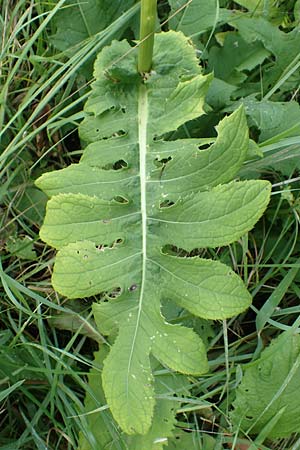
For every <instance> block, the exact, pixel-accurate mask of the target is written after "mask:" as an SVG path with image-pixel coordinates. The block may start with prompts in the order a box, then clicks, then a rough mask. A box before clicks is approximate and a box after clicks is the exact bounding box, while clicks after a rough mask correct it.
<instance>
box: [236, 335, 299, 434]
mask: <svg viewBox="0 0 300 450" xmlns="http://www.w3.org/2000/svg"><path fill="white" fill-rule="evenodd" d="M299 383H300V336H299V334H296V333H295V332H293V331H287V332H284V333H282V334H281V335H280V336H279V338H277V339H276V340H274V341H273V342H272V343H271V345H270V346H269V347H268V348H267V349H265V350H264V351H263V352H262V354H261V357H260V358H259V359H258V360H257V361H256V362H254V363H252V364H251V365H249V367H247V368H246V369H245V373H244V376H243V380H242V383H241V384H240V386H239V387H238V389H237V393H236V400H235V401H234V404H233V405H234V411H233V412H232V414H231V418H232V421H233V423H234V425H235V426H236V427H237V428H238V429H242V430H243V431H245V432H247V434H258V433H259V432H260V431H261V430H262V429H263V428H264V427H266V426H267V425H268V424H269V423H271V421H272V419H274V418H275V416H276V415H277V413H278V412H279V411H280V410H281V409H282V408H284V412H283V414H280V415H279V418H278V420H277V421H276V423H275V426H274V428H273V429H271V430H270V432H269V434H268V437H269V438H278V437H287V436H289V435H290V434H291V433H293V432H299V431H300V394H299Z"/></svg>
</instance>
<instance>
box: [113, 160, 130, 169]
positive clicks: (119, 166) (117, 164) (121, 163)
mask: <svg viewBox="0 0 300 450" xmlns="http://www.w3.org/2000/svg"><path fill="white" fill-rule="evenodd" d="M124 167H128V163H127V162H126V161H124V159H119V160H118V161H116V162H115V163H114V164H113V165H112V168H113V169H114V170H120V169H123V168H124Z"/></svg>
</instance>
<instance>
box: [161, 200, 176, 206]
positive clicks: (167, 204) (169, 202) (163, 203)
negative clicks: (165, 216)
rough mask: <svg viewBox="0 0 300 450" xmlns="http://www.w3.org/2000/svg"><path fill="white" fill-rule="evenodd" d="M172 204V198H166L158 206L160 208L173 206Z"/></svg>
mask: <svg viewBox="0 0 300 450" xmlns="http://www.w3.org/2000/svg"><path fill="white" fill-rule="evenodd" d="M174 204H175V203H174V202H172V200H168V199H166V200H164V201H162V202H161V203H160V204H159V207H160V208H169V207H170V206H173V205H174Z"/></svg>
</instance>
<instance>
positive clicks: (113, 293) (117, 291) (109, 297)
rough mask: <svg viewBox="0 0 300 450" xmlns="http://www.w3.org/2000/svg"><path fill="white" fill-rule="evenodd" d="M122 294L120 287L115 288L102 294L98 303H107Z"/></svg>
mask: <svg viewBox="0 0 300 450" xmlns="http://www.w3.org/2000/svg"><path fill="white" fill-rule="evenodd" d="M121 293H122V289H121V288H120V286H116V287H114V288H112V289H110V290H109V291H105V292H102V294H101V298H100V301H101V302H103V303H106V302H108V301H109V300H113V299H115V298H117V297H119V296H120V295H121Z"/></svg>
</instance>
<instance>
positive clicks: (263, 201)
mask: <svg viewBox="0 0 300 450" xmlns="http://www.w3.org/2000/svg"><path fill="white" fill-rule="evenodd" d="M136 66H137V61H136V52H135V50H134V49H132V48H131V47H130V46H129V44H128V43H127V42H114V43H113V45H112V46H111V47H110V48H106V49H104V50H103V51H102V52H101V54H100V55H99V57H98V59H97V62H96V64H95V72H94V75H95V78H96V81H95V82H94V83H93V85H92V93H91V95H90V97H89V100H88V102H87V104H86V107H85V112H86V118H85V120H84V121H83V123H82V124H81V126H80V133H81V137H82V139H83V140H84V141H85V142H86V143H87V148H86V150H85V152H84V156H83V158H82V159H81V161H80V163H79V164H77V165H73V166H70V167H69V168H66V169H64V170H61V171H57V172H53V173H50V174H45V175H43V176H42V177H41V178H40V179H39V180H38V181H37V184H38V186H39V187H41V188H42V189H43V190H45V192H46V193H48V194H49V195H50V196H51V195H52V196H53V197H52V198H51V199H50V200H49V202H48V205H47V213H46V218H45V222H44V225H43V227H42V229H41V237H42V239H43V240H45V241H46V242H48V243H49V244H51V245H52V246H54V247H56V248H57V249H59V251H58V253H57V256H56V261H55V266H54V272H53V279H52V281H53V285H54V287H55V289H56V290H57V291H58V292H60V293H61V294H63V295H66V296H68V297H69V298H76V297H84V296H91V295H96V294H98V293H101V292H107V293H108V296H106V298H109V300H108V301H106V302H103V301H100V302H99V303H94V305H93V312H94V317H95V320H96V323H97V326H98V328H99V330H100V332H102V333H103V334H112V335H113V336H116V339H115V342H114V344H113V346H112V348H111V351H110V353H109V355H108V357H107V358H106V359H105V362H104V368H103V373H102V380H103V388H104V392H105V396H106V399H107V402H108V404H109V406H110V408H111V412H112V414H113V416H114V417H115V419H116V420H117V421H118V423H119V424H120V425H121V427H122V429H123V430H124V431H125V432H126V433H128V434H145V433H147V432H148V430H149V428H150V427H151V423H152V416H153V411H154V406H155V392H154V387H153V374H152V370H151V365H150V353H152V354H153V355H154V356H155V358H156V359H158V360H159V361H160V362H161V363H162V364H164V365H166V366H168V367H170V368H172V369H174V370H175V371H179V372H182V373H188V374H195V375H196V374H200V373H203V372H205V371H207V369H208V364H207V359H206V352H205V346H204V344H203V342H202V340H201V339H200V337H199V336H198V334H197V333H195V332H194V331H193V330H192V329H190V328H187V327H183V326H181V325H171V324H170V323H168V322H167V321H166V320H165V318H164V317H163V315H162V313H161V300H162V299H171V300H173V301H175V302H176V303H177V304H178V305H179V306H181V307H183V308H186V309H187V310H189V311H191V312H192V313H194V314H196V315H198V316H199V317H203V318H206V319H224V318H226V317H231V316H233V315H235V314H238V313H240V312H241V311H243V310H245V309H246V308H247V307H248V306H249V304H250V302H251V298H250V295H249V293H248V291H247V290H246V288H245V286H244V285H243V282H242V281H241V279H240V278H239V277H238V276H237V275H236V274H235V273H234V272H233V271H232V270H231V269H229V268H228V267H226V266H224V265H222V264H221V263H219V262H216V261H209V260H204V259H200V258H179V257H178V256H172V255H171V254H170V253H173V254H174V251H172V252H170V251H169V250H168V249H169V248H170V246H171V248H176V247H179V248H184V249H185V250H186V251H190V250H192V249H195V248H198V247H206V246H211V247H216V246H220V245H225V244H229V243H230V242H233V241H234V240H236V239H238V238H240V237H241V236H242V235H243V234H244V233H246V232H247V231H248V230H250V229H251V228H252V227H253V226H254V224H255V223H256V222H257V220H258V219H259V218H260V216H261V215H262V213H263V211H264V210H265V208H266V206H267V204H268V201H269V195H270V184H269V183H268V182H266V181H244V182H231V183H229V184H224V185H220V183H226V182H229V181H231V180H232V179H233V177H234V175H235V174H236V173H237V171H238V170H239V169H240V167H241V166H242V164H243V161H244V159H245V156H246V153H247V150H248V142H249V139H248V130H247V126H246V119H245V115H244V112H243V109H242V108H239V109H238V110H237V111H235V112H234V113H233V114H232V115H231V116H229V117H226V118H225V119H224V120H223V121H222V122H221V123H220V124H219V126H218V127H217V132H218V138H217V139H216V140H215V142H214V143H213V144H212V145H211V146H210V147H209V148H208V149H202V147H201V140H197V139H190V140H188V139H184V140H177V141H171V142H169V141H167V140H166V136H167V135H166V133H169V132H171V131H173V130H176V129H177V128H178V127H180V126H181V125H183V124H184V123H185V122H186V121H187V120H191V119H194V118H196V117H198V116H199V115H201V114H203V105H204V98H205V93H206V91H207V89H208V86H209V83H210V81H211V76H210V75H208V76H203V75H202V74H201V68H200V66H199V65H198V62H197V59H196V57H195V51H194V48H193V47H192V46H191V44H190V43H189V41H188V39H187V38H185V37H184V36H183V35H182V34H181V33H175V32H169V33H162V34H159V35H157V36H156V38H155V47H154V57H153V70H152V72H151V74H149V75H148V76H147V77H144V78H143V77H142V76H141V75H140V74H138V73H137V70H136ZM202 142H203V141H202ZM175 253H176V252H175Z"/></svg>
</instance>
